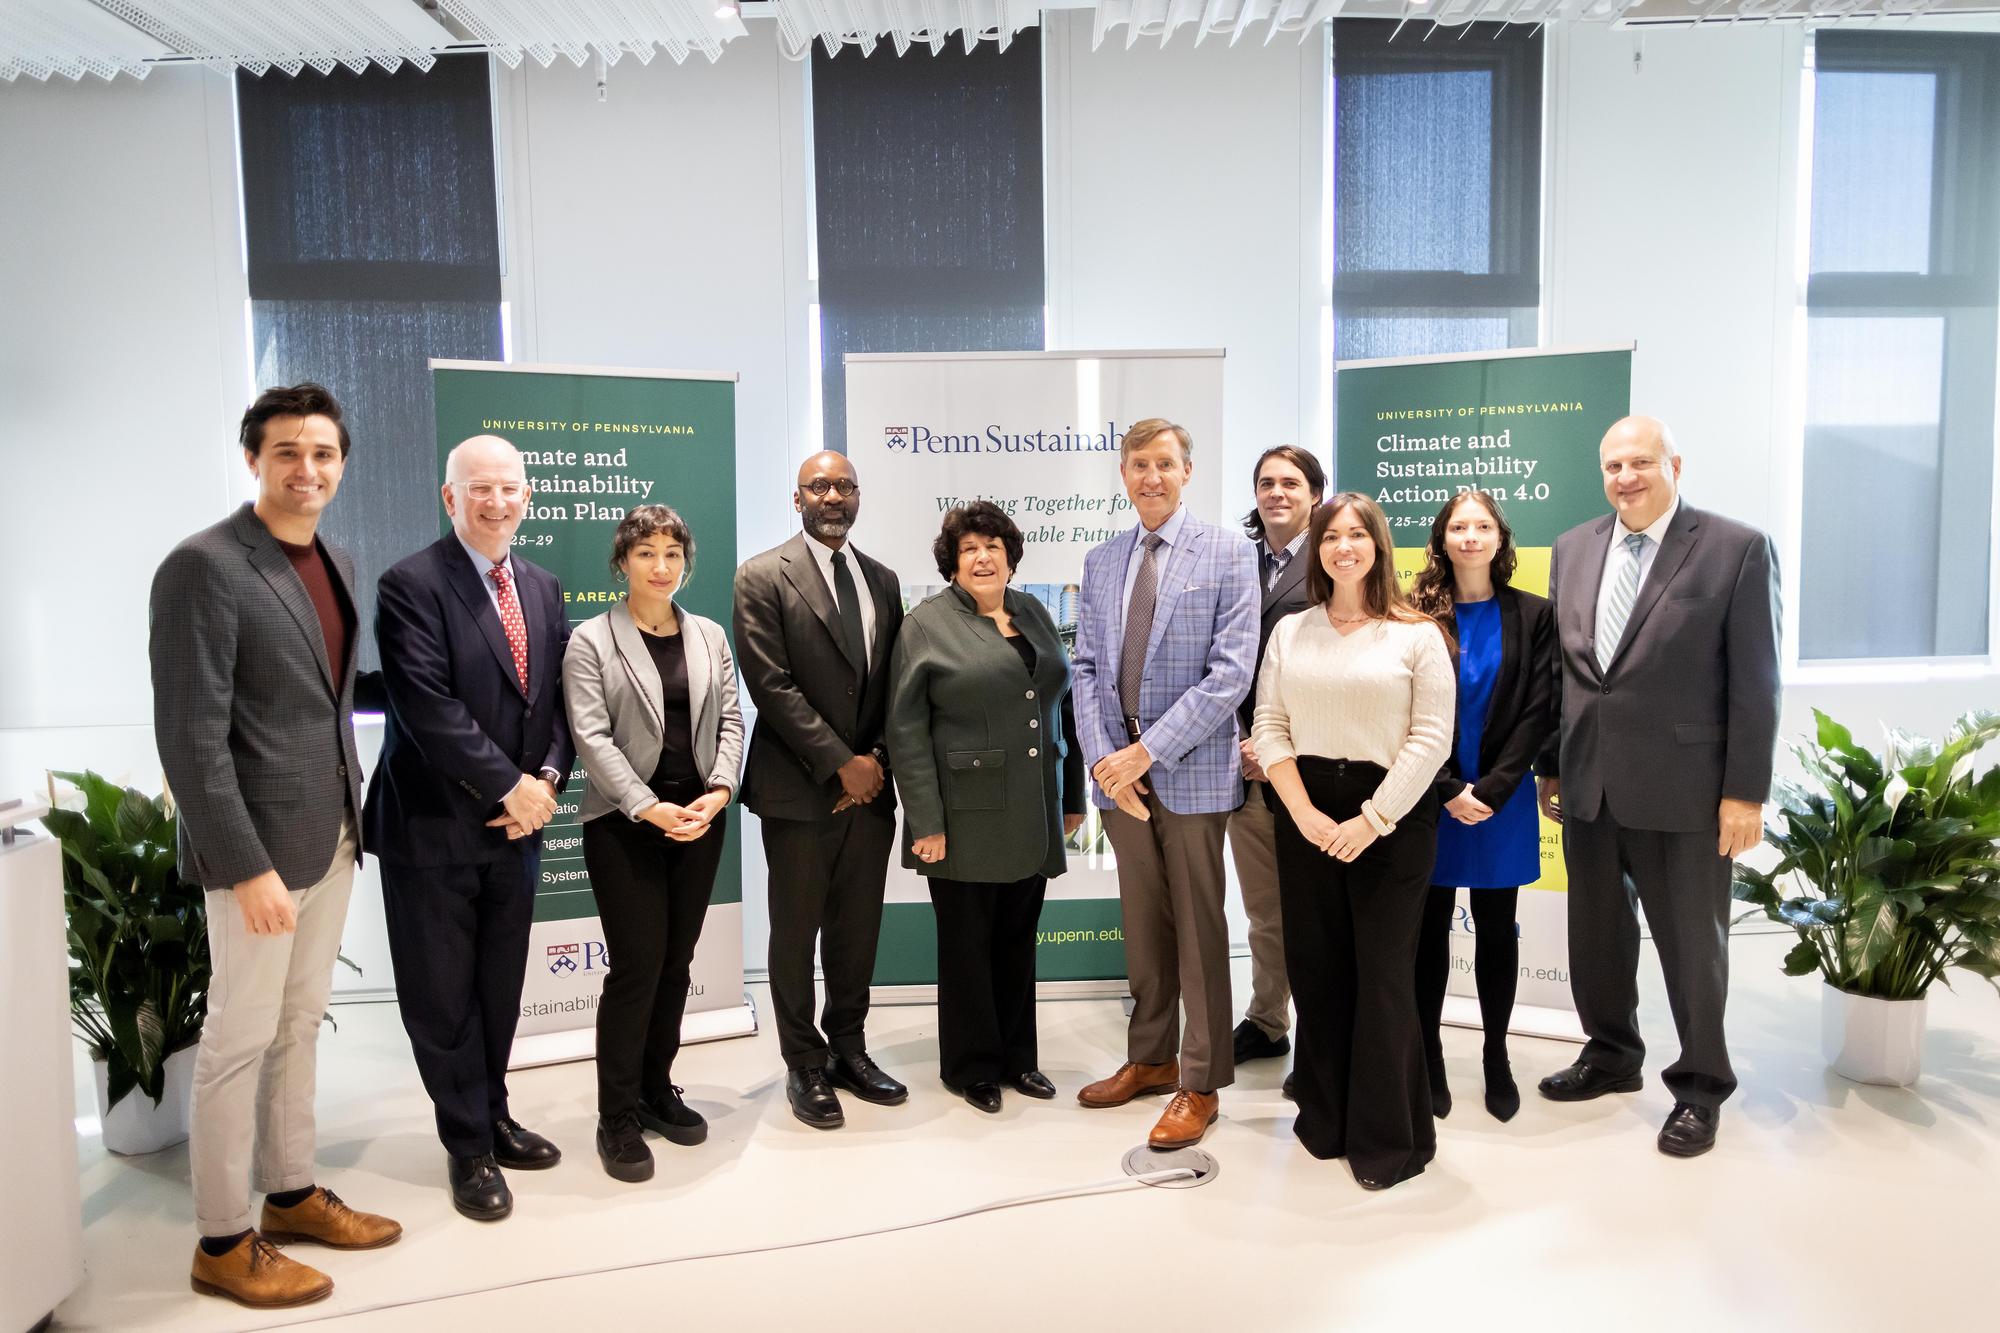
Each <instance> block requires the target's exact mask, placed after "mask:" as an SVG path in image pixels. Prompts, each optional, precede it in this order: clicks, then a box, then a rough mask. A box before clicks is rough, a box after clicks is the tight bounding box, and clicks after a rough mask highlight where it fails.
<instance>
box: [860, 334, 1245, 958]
mask: <svg viewBox="0 0 2000 1333" xmlns="http://www.w3.org/2000/svg"><path fill="white" fill-rule="evenodd" d="M846 365H847V452H848V457H849V458H850V459H852V460H853V462H854V466H855V470H856V472H857V473H858V475H859V476H860V478H861V481H862V483H863V488H864V493H865V494H866V496H867V498H868V508H867V509H865V510H864V511H863V519H862V522H861V524H860V525H859V526H858V527H857V529H856V534H855V535H856V541H857V544H859V545H860V546H861V547H862V548H863V549H864V550H866V551H867V552H868V554H869V555H871V556H873V557H875V558H876V559H878V560H880V561H882V562H883V563H884V564H886V565H888V566H889V567H890V568H891V569H893V570H895V571H896V574H897V576H898V577H899V578H900V579H901V580H902V583H903V604H904V606H905V608H906V609H907V608H910V607H915V606H917V605H919V604H920V603H922V602H923V601H924V600H925V599H926V598H928V597H932V596H935V595H937V594H938V593H941V592H943V591H944V589H945V587H946V585H945V583H944V582H943V581H942V578H941V576H940V575H939V573H938V569H937V562H936V559H935V557H934V556H933V554H932V550H931V546H932V543H933V542H934V541H935V540H936V538H937V534H938V529H939V527H940V525H941V524H942V522H943V519H944V515H945V512H946V511H947V510H949V509H951V508H952V507H953V506H954V505H959V504H964V503H967V502H969V501H973V500H986V501H990V502H991V503H993V504H995V505H997V506H998V507H999V508H1000V509H1001V510H1003V511H1004V512H1005V513H1006V514H1007V515H1008V516H1009V517H1011V518H1012V519H1013V520H1014V523H1015V525H1016V526H1017V527H1019V528H1020V530H1021V538H1022V556H1021V565H1020V568H1019V569H1017V570H1015V571H1014V580H1013V586H1014V587H1016V588H1018V589H1020V590H1021V591H1023V592H1026V593H1028V594H1029V595H1030V596H1033V597H1035V598H1037V599H1038V600H1039V601H1040V602H1041V603H1042V605H1043V606H1045V607H1047V608H1048V611H1049V615H1050V617H1051V618H1052V619H1053V620H1054V621H1055V624H1056V629H1057V632H1058V634H1060V636H1061V637H1062V641H1063V644H1064V647H1065V648H1066V649H1068V650H1069V652H1070V654H1071V656H1072V658H1073V657H1074V655H1075V649H1076V626H1077V619H1078V609H1079V602H1080V597H1081V593H1080V588H1081V584H1082V581H1083V557H1084V555H1085V553H1086V552H1088V551H1089V550H1090V548H1091V547H1093V546H1096V545H1098V544H1099V543H1100V542H1104V541H1108V540H1110V539H1111V538H1113V537H1115V536H1117V535H1118V534H1120V533H1122V532H1125V531H1127V530H1129V529H1130V528H1131V527H1132V526H1133V524H1134V523H1136V522H1137V520H1136V519H1135V518H1134V517H1133V513H1132V504H1131V501H1130V500H1129V499H1128V498H1127V497H1126V494H1125V483H1124V481H1123V479H1122V478H1121V476H1120V472H1119V466H1118V465H1119V452H1118V441H1119V437H1120V436H1121V435H1123V434H1124V432H1125V430H1126V428H1127V427H1129V426H1130V425H1131V424H1132V423H1133V422H1134V421H1140V420H1144V419H1145V418H1147V417H1165V418H1167V419H1168V420H1170V421H1174V422H1177V423H1179V424H1180V425H1182V426H1184V427H1186V428H1187V430H1188V433H1189V434H1190V436H1192V438H1193V440H1194V454H1193V459H1194V466H1193V470H1192V472H1191V473H1190V475H1189V478H1188V484H1187V488H1186V489H1185V490H1184V491H1183V492H1182V501H1183V503H1184V504H1186V505H1187V506H1188V508H1189V510H1190V511H1191V512H1193V513H1195V514H1197V515H1199V516H1200V517H1202V518H1203V519H1206V520H1208V521H1209V522H1223V521H1224V519H1223V516H1222V495H1223V490H1224V478H1223V476H1222V367H1223V356H1222V353H1221V352H1219V351H1163V352H1146V351H1129V352H1128V351H1119V352H988V353H970V352H969V353H962V354H939V353H913V354H910V355H887V354H871V355H861V354H850V355H849V356H848V357H847V362H846ZM898 818H899V820H900V815H899V816H898ZM903 843H904V837H903V832H902V829H901V828H900V827H898V829H897V846H898V847H899V848H900V847H901V846H902V845H903ZM1067 847H1068V863H1069V864H1068V871H1067V873H1065V874H1064V875H1062V876H1061V877H1060V878H1058V879H1053V880H1050V881H1049V886H1048V896H1047V898H1046V900H1045V905H1044V907H1043V909H1042V919H1041V925H1040V930H1039V933H1038V935H1037V940H1036V947H1035V960H1036V974H1037V976H1038V977H1039V979H1040V980H1043V981H1082V980H1099V979H1108V978H1118V977H1123V976H1124V975H1125V949H1124V932H1123V927H1122V923H1121V918H1120V915H1119V908H1118V876H1117V870H1116V864H1115V862H1114V860H1113V857H1112V852H1111V844H1110V840H1109V838H1108V837H1107V836H1106V835H1105V833H1104V828H1103V824H1102V822H1101V820H1100V819H1099V817H1098V814H1097V811H1096V810H1095V809H1094V808H1093V809H1091V810H1090V812H1089V814H1088V815H1087V816H1086V818H1085V821H1084V824H1083V826H1082V827H1081V828H1079V829H1078V830H1077V831H1076V832H1075V833H1074V834H1072V835H1071V836H1070V838H1069V839H1068V842H1067ZM936 980H937V931H936V925H935V920H934V917H933V915H932V912H931V905H930V894H929V892H928V890H927V889H926V887H925V885H924V881H923V878H922V877H921V876H919V875H918V874H916V873H915V872H914V871H910V870H905V869H903V867H902V863H901V856H900V854H899V855H898V856H897V857H895V858H894V859H892V860H891V862H890V869H889V888H888V897H887V902H886V904H885V906H884V909H883V914H882V943H881V947H880V950H879V951H878V954H877V961H876V971H875V984H877V985H878V986H899V985H930V984H932V983H934V982H935V981H936Z"/></svg>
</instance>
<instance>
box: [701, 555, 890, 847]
mask: <svg viewBox="0 0 2000 1333" xmlns="http://www.w3.org/2000/svg"><path fill="white" fill-rule="evenodd" d="M808 540H809V539H808V538H807V537H806V535H805V534H804V533H802V532H801V533H797V534H794V535H793V537H792V538H791V540H790V541H787V542H786V543H785V544H784V545H782V546H778V547H774V548H772V549H771V550H769V551H765V552H763V553H762V554H761V555H753V556H751V557H750V558H749V559H748V560H746V561H744V562H743V566H742V568H740V569H738V570H737V571H736V609H735V615H734V617H733V621H734V628H735V630H736V660H737V663H738V665H739V666H740V667H741V669H742V672H743V688H744V690H745V691H746V692H747V693H748V694H749V696H750V701H751V703H752V704H754V705H755V706H756V709H757V725H756V727H755V729H754V730H752V732H751V733H750V753H749V755H748V757H747V758H746V759H745V761H744V765H743V788H742V793H741V796H742V801H743V804H744V805H745V806H747V807H748V808H749V809H751V810H752V811H754V812H755V813H756V814H757V816H758V817H759V818H760V819H811V820H818V819H827V818H830V817H831V816H832V814H833V807H834V803H835V802H836V801H838V800H839V799H840V779H839V778H838V777H837V776H836V774H837V773H838V772H839V771H840V766H841V765H842V764H844V763H846V762H847V761H848V760H849V759H852V758H853V757H854V756H855V755H857V754H871V753H873V754H876V756H877V758H878V759H880V760H881V761H882V764H883V767H884V768H885V769H886V768H887V767H888V758H887V754H888V752H887V750H886V748H884V745H883V739H882V729H883V723H884V719H885V717H886V716H887V714H888V707H889V659H890V655H891V653H892V652H893V651H894V650H895V647H896V634H897V632H898V631H899V630H900V629H901V628H902V625H903V587H902V582H901V580H899V579H898V578H897V577H896V574H895V571H894V570H892V569H890V568H889V567H888V566H886V565H884V564H882V563H881V562H879V561H877V560H872V559H870V558H869V557H868V556H867V555H865V554H863V553H861V552H859V551H856V552H854V554H855V556H856V557H858V558H857V559H856V560H855V565H856V566H857V567H858V568H859V569H860V571H861V577H862V580H863V582H864V583H865V584H866V586H867V589H868V595H869V596H870V597H872V598H874V599H875V641H874V643H872V644H870V645H869V661H868V663H866V664H865V665H864V664H863V663H859V662H850V661H849V660H848V659H847V650H846V648H845V647H844V646H843V645H842V642H841V634H840V610H839V607H838V606H837V605H836V604H835V603H834V600H833V590H832V589H831V588H829V587H827V585H826V580H825V579H824V578H823V577H821V575H820V572H819V566H818V564H817V563H815V561H814V560H813V556H812V552H810V551H808V550H807V549H806V542H807V541H808ZM868 808H869V809H870V810H873V811H874V812H876V813H877V814H880V815H883V816H885V817H892V816H893V815H894V814H895V810H896V795H895V785H894V784H893V783H891V782H888V781H885V782H883V784H882V794H881V795H880V796H878V797H876V799H875V801H874V802H873V803H872V804H871V805H870V806H869V807H868Z"/></svg>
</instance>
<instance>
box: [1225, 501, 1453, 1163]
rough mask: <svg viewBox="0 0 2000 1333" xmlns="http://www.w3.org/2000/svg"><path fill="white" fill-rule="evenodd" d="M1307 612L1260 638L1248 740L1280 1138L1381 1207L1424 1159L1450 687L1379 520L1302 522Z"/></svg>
mask: <svg viewBox="0 0 2000 1333" xmlns="http://www.w3.org/2000/svg"><path fill="white" fill-rule="evenodd" d="M1307 549H1308V550H1310V551H1312V552H1313V553H1314V555H1315V559H1314V561H1313V564H1312V565H1311V566H1310V568H1309V570H1308V573H1307V578H1308V580H1309V584H1308V587H1309V595H1310V596H1311V598H1312V599H1313V601H1314V602H1315V603H1317V605H1314V606H1312V607H1310V608H1308V609H1307V610H1304V611H1301V612H1299V613H1297V614H1296V615H1291V616H1287V617H1285V619H1283V620H1281V621H1279V622H1278V624H1277V626H1276V627H1275V628H1274V629H1273V630H1272V631H1271V641H1270V646H1269V647H1268V648H1267V649H1266V650H1265V655H1264V666H1263V669H1262V671H1260V672H1259V673H1258V677H1257V712H1256V718H1255V722H1254V724H1253V725H1252V728H1251V739H1252V741H1253V742H1254V743H1255V745H1256V748H1257V759H1258V762H1259V763H1261V764H1262V765H1263V766H1264V772H1265V773H1266V774H1267V775H1269V777H1270V790H1271V792H1272V794H1273V795H1274V796H1275V797H1276V799H1277V801H1278V802H1281V803H1282V804H1280V805H1279V806H1278V808H1277V809H1276V810H1275V811H1274V813H1275V814H1276V816H1277V834H1278V895H1279V900H1280V904H1281V909H1282V915H1283V917H1284V923H1285V966H1286V969H1287V970H1288V971H1289V972H1290V973H1291V978H1292V997H1293V1000H1294V1002H1295V1003H1296V1004H1297V1005H1298V1011H1299V1032H1298V1055H1297V1057H1296V1062H1295V1067H1294V1071H1293V1072H1294V1076H1295V1080H1296V1088H1297V1099H1298V1104H1299V1114H1298V1119H1297V1121H1296V1122H1295V1123H1294V1125H1293V1127H1292V1132H1293V1133H1295V1134H1297V1135H1298V1138H1299V1142H1301V1143H1303V1144H1304V1145H1305V1147H1306V1151H1307V1152H1310V1153H1311V1154H1312V1155H1313V1156H1315V1157H1322V1158H1325V1157H1345V1158H1347V1160H1348V1165H1349V1167H1350V1168H1351V1169H1352V1170H1353V1172H1354V1178H1355V1179H1356V1180H1357V1181H1359V1182H1360V1183H1361V1184H1362V1185H1363V1186H1365V1187H1367V1188H1369V1189H1385V1188H1387V1187H1388V1186H1390V1185H1394V1184H1395V1183H1397V1182H1398V1181H1401V1180H1407V1179H1409V1178H1410V1177H1411V1176H1414V1175H1416V1174H1417V1173H1418V1172H1420V1171H1422V1170H1423V1169H1424V1167H1425V1165H1426V1164H1427V1163H1429V1161H1430V1160H1431V1157H1432V1156H1433V1155H1434V1154H1435V1153H1436V1151H1437V1131H1436V1129H1435V1127H1434V1126H1433V1125H1432V1122H1431V1094H1430V1081H1429V1078H1428V1077H1427V1075H1426V1074H1425V1072H1424V1048H1423V1033H1422V1029H1421V1027H1420V1026H1419V1023H1418V1019H1417V1002H1416V994H1415V992H1414V990H1413V989H1412V987H1411V985H1410V977H1411V974H1412V971H1413V969H1414V967H1415V964H1416V955H1417V935H1418V931H1419V928H1420V926H1421V925H1422V922H1423V912H1424V898H1425V894H1426V891H1427V889H1428V888H1429V884H1430V871H1431V863H1432V860H1433V859H1434V857H1435V855H1436V852H1437V817H1438V812H1437V795H1436V793H1435V791H1434V789H1433V785H1434V784H1435V782H1436V781H1437V775H1438V768H1439V767H1440V766H1441V765H1442V764H1443V763H1444V760H1445V756H1446V754H1447V753H1448V752H1449V751H1450V748H1451V734H1452V712H1453V707H1454V704H1455V695H1456V693H1457V678H1456V676H1455V674H1454V673H1453V670H1452V663H1451V650H1450V648H1449V647H1448V646H1447V644H1446V641H1445V637H1444V632H1443V631H1442V630H1441V629H1440V628H1439V627H1438V624H1437V622H1436V621H1434V620H1431V619H1430V618H1428V617H1427V616H1424V615H1422V614H1420V613H1419V612H1417V611H1416V610H1414V609H1412V608H1411V606H1410V605H1409V603H1408V602H1407V601H1406V600H1405V599H1404V597H1403V594H1402V592H1401V590H1400V589H1398V587H1397V586H1396V571H1395V548H1394V546H1393V544H1392V542H1391V540H1390V537H1389V524H1388V520H1387V519H1385V518H1384V517H1383V515H1382V511H1381V509H1380V508H1378V507H1377V506H1376V504H1375V502H1374V501H1373V500H1370V499H1369V498H1368V497H1367V496H1365V495H1358V494H1355V493H1353V492H1351V491H1350V492H1344V493H1342V494H1340V495H1336V496H1334V497H1333V498H1332V499H1331V500H1329V501H1327V502H1326V503H1325V504H1324V505H1321V506H1320V507H1319V509H1318V510H1316V511H1315V512H1314V513H1313V519H1312V530H1311V535H1310V536H1309V537H1308V539H1307Z"/></svg>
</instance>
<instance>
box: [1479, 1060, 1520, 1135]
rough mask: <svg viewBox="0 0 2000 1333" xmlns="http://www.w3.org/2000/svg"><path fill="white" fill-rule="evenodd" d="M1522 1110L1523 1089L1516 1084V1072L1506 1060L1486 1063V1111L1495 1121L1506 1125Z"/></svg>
mask: <svg viewBox="0 0 2000 1333" xmlns="http://www.w3.org/2000/svg"><path fill="white" fill-rule="evenodd" d="M1520 1110H1521V1089H1520V1088H1519V1087H1518V1086H1517V1085H1516V1084H1515V1082H1514V1071H1513V1069H1512V1067H1511V1066H1509V1065H1508V1063H1507V1062H1506V1061H1505V1060H1497V1061H1496V1060H1489V1061H1487V1062H1486V1111H1487V1114H1489V1115H1491V1116H1492V1117H1493V1118H1494V1119H1495V1120H1498V1121H1500V1122H1501V1123H1502V1124H1505V1123H1506V1122H1507V1121H1509V1120H1512V1119H1513V1118H1514V1117H1515V1116H1516V1115H1517V1114H1519V1113H1520Z"/></svg>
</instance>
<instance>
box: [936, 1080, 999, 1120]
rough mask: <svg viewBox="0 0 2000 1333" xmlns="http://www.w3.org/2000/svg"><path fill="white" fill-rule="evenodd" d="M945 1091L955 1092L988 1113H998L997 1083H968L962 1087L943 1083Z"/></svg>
mask: <svg viewBox="0 0 2000 1333" xmlns="http://www.w3.org/2000/svg"><path fill="white" fill-rule="evenodd" d="M944 1086H945V1091H947V1092H953V1093H957V1094H958V1095H959V1096H961V1097H963V1098H965V1100H966V1101H967V1102H969V1103H970V1104H971V1105H972V1106H973V1107H975V1108H977V1109H978V1110H981V1111H984V1112H986V1114H988V1115H999V1114H1000V1085H999V1084H998V1083H968V1084H966V1085H965V1086H964V1087H962V1088H955V1087H953V1086H952V1085H951V1084H949V1083H947V1084H945V1085H944Z"/></svg>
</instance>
